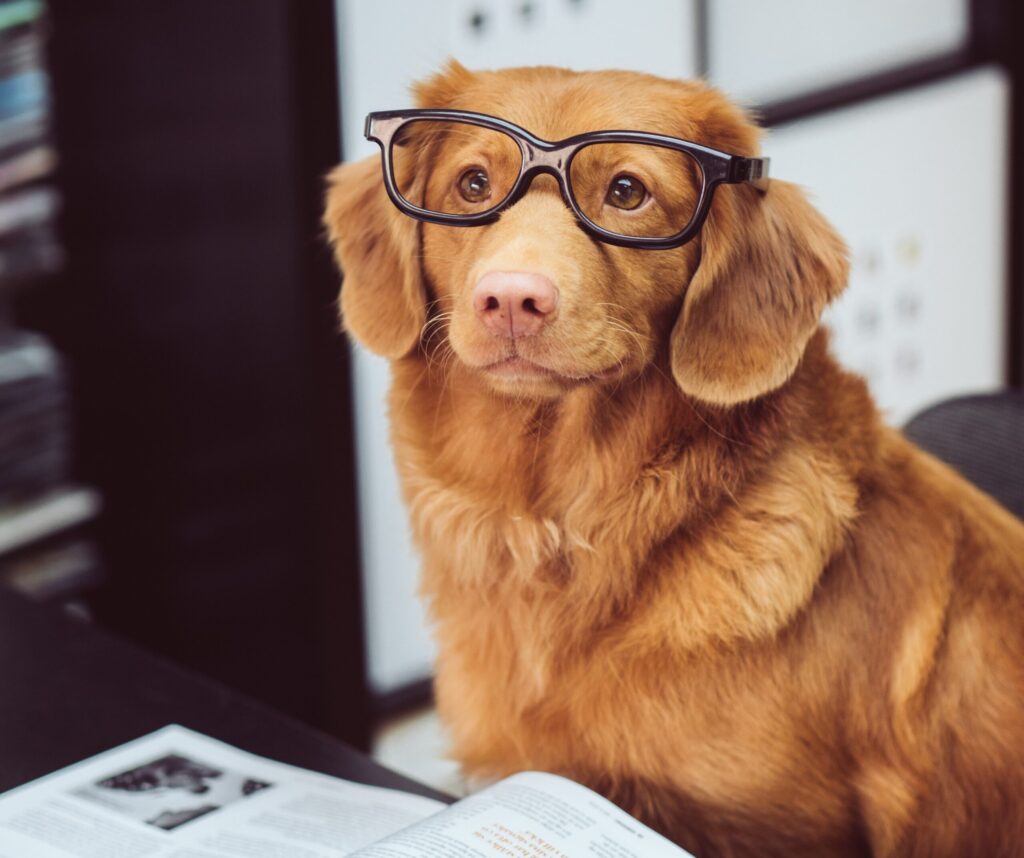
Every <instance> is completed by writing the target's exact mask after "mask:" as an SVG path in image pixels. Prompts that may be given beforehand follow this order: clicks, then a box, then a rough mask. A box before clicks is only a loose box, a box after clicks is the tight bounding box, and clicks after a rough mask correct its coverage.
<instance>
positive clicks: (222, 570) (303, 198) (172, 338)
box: [20, 0, 369, 747]
mask: <svg viewBox="0 0 1024 858" xmlns="http://www.w3.org/2000/svg"><path fill="white" fill-rule="evenodd" d="M50 18H51V29H52V33H51V37H50V50H49V52H50V66H51V74H52V83H53V95H54V104H55V114H56V125H55V141H56V146H57V149H58V152H59V156H60V165H59V169H58V174H57V180H58V184H59V187H60V190H61V194H62V197H63V208H62V214H61V219H60V228H61V229H60V232H61V235H62V237H63V241H64V245H65V249H66V263H65V266H64V269H63V271H62V272H61V274H60V276H59V277H57V278H56V280H55V282H53V283H51V284H50V285H49V286H48V287H47V288H46V289H45V290H41V292H40V294H38V295H35V294H34V295H33V296H31V299H30V300H26V301H24V302H22V304H21V308H20V309H21V313H22V314H23V316H24V317H25V318H27V319H28V318H30V319H31V320H32V323H33V325H34V326H35V327H37V328H38V329H40V330H44V331H46V332H47V334H48V335H49V336H50V337H52V338H53V340H54V341H55V342H56V343H57V344H58V346H59V347H60V349H61V351H62V352H63V353H64V354H65V355H66V356H67V360H68V362H69V365H70V368H71V371H72V378H73V389H74V394H75V396H74V401H75V415H74V416H75V422H76V426H77V433H76V440H77V448H78V449H77V453H78V455H77V460H78V462H79V467H80V471H81V476H82V478H83V479H86V480H88V481H89V482H90V483H92V484H94V485H96V486H97V487H98V488H99V489H100V491H101V492H102V494H103V498H104V511H103V515H102V516H101V518H100V519H99V521H98V523H97V533H98V538H99V544H100V549H101V551H102V555H103V559H104V563H105V566H106V580H105V583H104V585H103V586H102V587H101V588H100V590H99V591H98V592H97V593H96V595H95V596H94V598H93V599H92V600H91V603H92V606H93V608H94V613H95V616H96V619H97V621H98V622H99V623H100V624H102V625H104V626H106V627H108V628H110V629H112V630H113V631H115V632H117V633H120V634H121V635H123V636H127V637H129V638H131V639H133V640H135V641H137V642H139V643H142V644H143V645H145V646H146V647H148V648H150V649H151V650H155V651H157V652H159V653H161V654H163V655H165V656H168V657H170V658H172V659H174V660H175V661H178V662H180V663H183V664H185V665H188V666H190V667H192V668H195V669H198V670H200V671H202V672H204V673H206V674H208V675H210V676H212V677H214V678H216V679H218V680H220V681H222V682H224V683H225V684H227V685H230V686H232V687H234V688H237V689H240V690H242V691H244V692H247V693H249V694H251V695H252V696H254V697H256V698H258V699H260V700H263V701H264V702H266V703H269V704H271V705H272V706H274V707H275V708H277V709H279V710H281V711H284V712H286V713H289V714H291V715H293V716H296V717H298V718H300V719H302V720H303V721H305V722H306V723H308V724H311V725H314V726H316V727H319V728H321V729H324V730H326V731H328V732H330V733H332V734H334V735H336V736H339V737H342V738H344V739H346V740H348V741H349V742H351V743H353V744H355V745H357V746H361V747H365V746H366V744H367V742H368V737H369V705H368V701H367V693H366V685H365V676H364V658H363V633H362V602H361V592H360V584H359V572H358V570H359V551H358V538H357V537H358V529H357V525H356V508H355V499H354V480H353V471H352V465H353V460H352V455H353V454H352V439H351V419H350V407H351V404H350V392H349V369H348V354H347V350H346V345H345V343H344V341H343V339H342V337H341V336H340V334H339V333H338V330H337V321H336V313H335V309H334V301H335V299H336V295H337V289H338V282H339V281H338V277H337V273H336V272H335V271H334V269H333V264H332V261H331V259H330V256H329V253H328V251H327V248H326V246H325V243H324V241H323V239H322V236H321V229H320V225H319V218H320V206H321V195H322V190H323V181H322V180H323V175H324V173H325V172H326V171H327V170H328V168H329V167H330V166H332V165H333V164H334V163H336V162H337V160H338V157H339V149H340V143H339V135H340V128H339V104H338V91H337V80H336V77H337V74H336V46H335V39H334V35H335V31H334V13H333V3H332V2H330V0H303V2H302V3H295V2H288V0H258V2H257V1H256V0H217V2H180V0H147V2H144V3H140V2H138V0H110V2H106V3H102V4H92V3H82V2H80V0H51V2H50Z"/></svg>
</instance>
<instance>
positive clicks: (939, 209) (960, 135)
mask: <svg viewBox="0 0 1024 858" xmlns="http://www.w3.org/2000/svg"><path fill="white" fill-rule="evenodd" d="M1007 99H1008V87H1007V82H1006V80H1005V77H1004V75H1003V73H1002V72H1001V71H999V70H997V69H994V68H985V69H979V70H976V71H972V72H967V73H964V74H961V75H959V76H957V77H955V78H951V79H947V80H945V81H943V82H940V83H934V84H930V85H928V86H924V87H919V88H915V89H911V90H906V91H904V92H901V93H898V94H896V95H892V96H889V97H886V98H882V99H878V100H875V101H872V102H869V103H866V104H861V105H858V106H855V107H851V108H847V109H844V110H838V111H833V112H829V113H826V114H822V115H818V116H815V117H814V118H811V119H805V120H800V121H797V122H794V123H792V124H789V125H785V126H780V127H778V128H776V129H773V130H772V131H771V132H770V133H769V135H768V137H767V140H766V141H765V144H764V151H765V153H766V154H768V155H770V156H771V159H772V164H771V172H772V175H773V176H775V177H778V178H780V179H786V180H788V181H793V182H798V183H799V184H801V185H803V186H805V188H806V189H807V190H808V192H809V193H810V195H811V197H812V199H813V200H814V202H815V203H816V204H817V205H818V207H819V208H820V209H821V211H822V212H823V213H824V214H825V215H826V216H827V217H828V218H829V220H830V221H831V222H832V223H833V224H834V225H835V227H836V228H837V229H838V230H839V232H840V234H841V235H842V236H843V237H844V238H845V239H846V241H847V243H848V244H849V246H850V250H851V252H852V260H853V267H852V273H851V277H850V286H849V288H848V290H847V291H846V293H845V294H844V295H843V296H842V298H840V300H839V301H838V302H837V303H836V305H835V306H834V307H833V308H832V310H831V311H830V312H829V313H828V315H827V318H828V321H829V324H830V326H831V327H832V328H833V330H834V341H833V342H834V346H835V349H836V350H837V352H838V355H839V357H840V358H841V360H842V361H843V363H844V364H846V365H847V366H849V367H850V368H851V369H854V370H857V371H858V372H860V373H863V374H864V375H865V377H866V378H867V379H868V381H869V383H870V385H871V388H872V390H873V392H874V394H875V396H876V397H877V399H878V401H879V402H880V404H881V405H882V406H883V408H884V409H885V411H886V413H887V415H888V417H889V419H890V420H891V421H893V422H896V423H901V422H903V421H904V420H905V419H906V418H907V417H909V416H910V415H912V414H913V413H915V412H916V411H918V410H920V409H921V408H922V407H923V406H925V405H928V404H929V403H932V402H935V401H936V400H939V399H944V398H946V397H949V396H953V395H955V394H959V393H966V392H971V391H978V390H983V389H986V388H994V387H998V386H1000V385H1002V384H1003V383H1004V367H1005V359H1006V338H1005V318H1004V317H1005V306H1006V301H1005V296H1006V261H1005V260H1006V256H1007V242H1006V213H1007V197H1006V191H1005V189H1006V187H1007V108H1008V101H1007Z"/></svg>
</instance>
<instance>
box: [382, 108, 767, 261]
mask: <svg viewBox="0 0 1024 858" xmlns="http://www.w3.org/2000/svg"><path fill="white" fill-rule="evenodd" d="M430 119H436V120H448V121H457V122H464V123H466V124H468V125H477V126H479V127H481V128H490V129H492V130H494V131H501V132H503V133H505V134H506V135H508V136H509V137H511V138H512V139H513V140H515V141H516V143H517V144H518V145H519V150H520V152H521V153H522V164H521V166H520V168H519V175H518V176H517V177H516V180H515V182H514V183H513V185H512V188H511V190H510V191H509V193H508V194H507V195H506V196H505V198H504V199H503V200H502V201H501V202H499V203H498V204H497V205H495V206H492V207H491V208H489V209H487V210H485V211H482V212H473V213H469V214H445V213H444V212H435V211H431V210H429V209H424V208H420V207H419V206H417V205H415V204H413V203H411V202H409V201H408V200H407V199H405V197H403V196H402V195H401V194H400V193H399V191H398V187H397V186H396V183H395V175H394V162H393V159H392V154H391V153H392V147H393V145H394V141H395V136H396V134H397V133H398V132H399V130H400V129H401V128H402V126H404V125H405V124H407V123H409V122H413V121H418V120H430ZM363 133H364V136H365V137H366V139H367V140H372V141H373V142H374V143H376V144H377V145H379V146H380V150H381V159H382V162H383V172H384V187H385V189H386V190H387V193H388V196H389V197H390V198H391V201H392V202H393V203H394V204H395V206H397V207H398V209H399V210H400V211H402V212H403V213H405V214H407V215H409V216H410V217H413V218H416V219H418V220H421V221H426V222H428V223H438V224H444V225H446V226H483V225H484V224H488V223H494V222H495V221H496V220H497V219H498V216H499V215H500V214H501V213H502V212H503V211H504V210H505V209H507V208H509V206H513V205H515V204H516V203H517V202H518V201H519V200H520V199H522V197H523V195H524V194H526V192H527V191H528V190H529V188H530V183H531V182H532V181H533V179H534V177H535V176H538V175H540V174H541V173H547V174H548V175H551V176H554V177H555V180H556V181H557V182H558V186H559V189H560V191H561V193H562V199H563V200H565V204H566V205H567V206H568V207H569V208H570V209H571V210H572V212H573V214H575V215H576V219H577V220H578V221H579V224H580V226H581V227H582V228H583V229H584V230H585V231H586V232H587V233H589V234H590V235H592V236H594V237H595V238H597V239H600V240H601V241H604V242H607V243H608V244H614V245H618V246H620V247H633V248H638V249H644V250H668V249H670V248H673V247H679V246H680V245H683V244H685V243H686V242H688V241H690V240H691V239H692V238H693V237H694V236H695V235H696V234H697V233H698V232H699V231H700V228H701V227H702V226H703V225H704V221H705V219H706V218H707V216H708V211H709V209H710V208H711V199H712V197H713V196H714V192H715V188H717V187H718V186H719V185H722V184H740V183H744V182H749V183H751V184H753V185H754V186H755V187H757V188H758V189H759V190H761V191H765V190H767V187H768V165H769V162H770V159H769V158H747V157H744V156H742V155H731V154H729V153H728V152H722V151H720V150H718V149H712V148H711V147H709V146H703V145H701V144H700V143H694V142H693V141H691V140H683V139H682V138H679V137H667V136H665V135H663V134H651V133H649V132H646V131H590V132H587V133H584V134H576V135H574V136H572V137H567V138H565V139H564V140H558V141H554V142H552V141H550V140H543V139H541V138H540V137H537V136H535V135H533V134H531V133H530V132H529V131H527V130H526V129H525V128H521V127H520V126H518V125H515V124H513V123H511V122H508V121H507V120H505V119H500V118H498V117H497V116H489V115H488V114H486V113H474V112H472V111H468V110H434V109H410V110H381V111H375V112H373V113H370V114H368V115H367V117H366V125H365V128H364V131H363ZM595 143H644V144H647V145H651V146H661V147H663V148H665V149H675V150H676V151H679V152H685V153H686V154H687V155H689V156H690V157H692V158H693V159H694V161H696V162H697V164H698V166H699V167H700V171H701V178H702V180H703V181H702V185H701V191H700V196H699V198H698V200H697V205H696V207H695V208H694V213H693V215H692V216H691V218H690V222H689V223H688V224H687V225H686V226H685V227H683V229H682V230H681V231H679V232H677V233H676V234H675V235H670V236H664V237H652V236H628V235H622V234H620V233H617V232H611V231H610V230H607V229H604V228H603V227H601V226H598V225H597V224H596V223H594V222H593V221H592V220H590V219H589V218H588V217H587V216H586V215H585V214H584V213H583V209H582V208H581V207H580V205H579V203H577V202H576V198H575V196H574V195H573V192H572V183H571V182H570V180H569V172H570V170H571V168H572V161H573V158H575V157H576V155H577V153H578V152H579V151H580V150H581V149H584V148H586V147H587V146H591V145H593V144H595Z"/></svg>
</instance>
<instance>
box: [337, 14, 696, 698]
mask: <svg viewBox="0 0 1024 858" xmlns="http://www.w3.org/2000/svg"><path fill="white" fill-rule="evenodd" d="M694 6H695V3H694V0H685V2H679V0H635V2H633V3H631V4H629V10H628V14H623V11H624V8H625V7H624V6H623V5H622V4H621V3H617V2H613V0H583V1H582V2H572V0H558V2H554V0H549V2H540V0H537V1H536V2H532V3H531V2H525V3H524V2H521V0H519V2H509V0H505V2H480V3H476V2H474V3H468V2H465V0H444V1H443V2H440V0H439V2H430V3H424V2H420V0H378V2H375V3H366V2H363V0H339V2H338V12H339V34H338V35H339V50H340V56H341V76H342V77H341V90H342V109H343V113H342V129H343V145H344V154H345V157H346V159H353V158H358V157H363V156H365V155H371V154H374V153H376V152H377V151H378V150H377V147H376V146H374V145H372V144H368V143H367V142H366V141H365V140H363V138H362V129H363V118H364V117H365V116H366V114H367V113H368V112H369V111H371V110H380V109H387V108H397V107H403V106H408V105H410V104H411V102H410V95H409V84H410V83H411V82H412V81H414V80H416V79H418V78H421V77H423V76H425V75H428V74H430V73H431V72H433V71H435V70H436V69H438V68H439V67H440V66H441V65H442V63H443V62H444V61H445V59H446V58H447V57H449V56H454V57H455V58H456V59H458V60H460V61H461V62H462V63H463V64H464V65H466V66H468V67H470V68H497V67H501V66H512V65H535V64H542V63H549V64H554V65H562V66H570V67H572V68H577V69H596V68H609V67H618V68H635V69H642V70H644V71H648V72H654V73H656V74H662V75H666V76H669V77H692V76H693V75H694V74H695V73H696V56H697V45H696V34H697V28H696V23H695V20H696V19H695V13H694ZM353 367H354V370H353V371H354V395H355V411H356V416H355V424H356V444H357V451H358V465H359V497H360V508H361V528H362V542H361V544H362V551H363V575H364V593H365V602H366V624H367V647H368V658H369V676H370V682H371V686H372V687H373V688H374V689H375V690H376V691H377V692H378V693H387V692H389V691H394V690H395V689H398V688H401V687H402V686H405V685H407V684H409V683H411V682H415V681H417V680H420V679H422V678H424V677H426V676H429V674H430V672H431V662H432V659H433V652H434V650H433V645H432V643H431V640H430V636H429V633H428V631H427V629H426V625H425V622H424V617H423V610H422V606H421V605H420V603H419V601H418V599H417V598H416V595H415V592H416V582H417V576H418V559H417V557H416V553H415V551H414V549H413V548H412V546H411V544H410V541H409V537H408V526H407V523H406V512H405V509H404V507H403V505H402V502H401V499H400V497H399V490H398V480H397V476H396V474H395V471H394V465H393V462H392V458H391V449H390V445H389V444H388V441H387V437H388V435H387V420H386V417H385V413H384V398H385V394H386V391H387V385H388V370H387V365H386V362H385V361H383V360H381V359H379V358H376V357H374V356H372V355H369V354H367V353H366V352H364V351H363V350H362V349H360V348H358V347H356V348H355V349H354V361H353Z"/></svg>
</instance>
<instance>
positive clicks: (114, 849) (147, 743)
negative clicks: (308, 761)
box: [0, 725, 689, 858]
mask: <svg viewBox="0 0 1024 858" xmlns="http://www.w3.org/2000/svg"><path fill="white" fill-rule="evenodd" d="M688 854H689V853H687V852H684V851H683V850H682V849H680V848H679V847H678V846H675V845H673V844H672V843H670V842H669V841H668V840H666V839H665V838H663V837H661V836H660V835H658V834H656V833H655V832H653V831H651V830H650V829H649V828H646V827H645V826H643V825H641V824H640V823H639V822H637V821H636V820H635V819H633V818H632V817H630V816H629V815H628V814H626V813H624V812H623V811H622V810H620V809H619V808H617V807H616V806H615V805H613V804H612V803H611V802H609V801H607V800H605V799H603V798H601V797H600V796H598V795H597V794H596V793H593V792H591V791H590V790H588V789H586V788H585V787H582V786H580V785H579V784H575V783H573V782H572V781H569V780H566V779H564V778H560V777H557V776H555V775H550V774H543V773H539V772H524V773H521V774H518V775H514V776H512V777H510V778H507V779H505V780H503V781H500V782H499V783H497V784H494V785H493V786H490V787H488V788H487V789H484V790H481V791H480V792H478V793H476V794H475V795H472V796H470V797H469V798H465V799H462V800H461V801H459V802H456V803H455V804H454V805H451V806H448V805H445V804H444V803H443V802H439V801H434V800H433V799H428V798H423V797H421V796H417V795H413V794H410V793H405V792H400V791H398V790H390V789H383V788H380V787H372V786H365V785H363V784H357V783H352V782H350V781H345V780H341V779H339V778H333V777H329V776H327V775H322V774H318V773H316V772H311V771H308V770H306V769H301V768H297V767H295V766H289V765H285V764H284V763H278V762H275V761H273V760H268V759H266V758H264V757H259V756H256V755H255V754H250V753H247V752H245V751H241V750H239V749H237V748H234V747H232V746H230V745H226V744H224V743H223V742H219V741H217V740H215V739H211V738H209V737H207V736H203V735H202V734H199V733H195V732H193V731H191V730H187V729H185V728H184V727H179V726H175V725H172V726H168V727H164V728H163V729H161V730H158V731H157V732H155V733H151V734H150V735H148V736H144V737H143V738H141V739H137V740H135V741H134V742H129V743H128V744H126V745H121V746H120V747H117V748H114V749H113V750H111V751H107V752H105V753H102V754H99V755H97V756H95V757H92V758H90V759H88V760H85V761H83V762H80V763H77V764H75V765H73V766H69V767H68V768H65V769H61V770H60V771H58V772H55V773H54V774H51V775H47V776H46V777H43V778H40V779H39V780H37V781H33V782H32V783H30V784H26V785H25V786H22V787H18V788H16V789H14V790H11V791H10V792H8V793H5V794H4V795H2V796H0V858H69V856H71V858H149V856H152V858H225V856H231V858H337V856H343V855H350V856H352V858H494V856H515V858H576V856H580V858H685V856H687V855H688Z"/></svg>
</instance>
